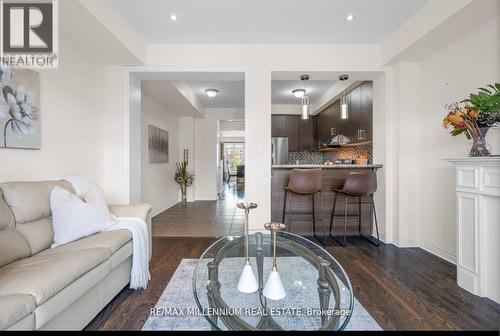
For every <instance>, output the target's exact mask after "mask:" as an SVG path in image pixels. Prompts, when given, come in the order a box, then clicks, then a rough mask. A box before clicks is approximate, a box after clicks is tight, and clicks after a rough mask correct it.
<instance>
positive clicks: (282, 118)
mask: <svg viewBox="0 0 500 336" xmlns="http://www.w3.org/2000/svg"><path fill="white" fill-rule="evenodd" d="M286 117H287V116H286V115H274V114H273V115H272V116H271V136H272V137H286V136H287V132H286Z"/></svg>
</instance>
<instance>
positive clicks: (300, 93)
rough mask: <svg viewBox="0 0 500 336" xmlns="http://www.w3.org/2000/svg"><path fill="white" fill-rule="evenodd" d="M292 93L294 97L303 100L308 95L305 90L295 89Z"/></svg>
mask: <svg viewBox="0 0 500 336" xmlns="http://www.w3.org/2000/svg"><path fill="white" fill-rule="evenodd" d="M292 93H293V95H294V96H295V97H297V98H302V97H304V95H305V94H306V90H304V89H295V90H292Z"/></svg>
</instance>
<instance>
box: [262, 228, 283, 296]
mask: <svg viewBox="0 0 500 336" xmlns="http://www.w3.org/2000/svg"><path fill="white" fill-rule="evenodd" d="M264 227H265V228H266V230H269V231H271V233H272V236H273V268H272V270H271V273H270V274H269V277H268V278H267V282H266V286H265V287H264V290H263V291H262V294H264V296H265V297H266V298H268V299H269V300H281V299H283V298H284V297H285V296H286V291H285V288H284V287H283V283H282V282H281V278H280V275H279V273H278V267H277V264H276V233H277V232H278V231H283V230H284V229H285V227H286V226H285V224H282V223H276V222H271V223H266V224H265V225H264Z"/></svg>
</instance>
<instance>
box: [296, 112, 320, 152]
mask: <svg viewBox="0 0 500 336" xmlns="http://www.w3.org/2000/svg"><path fill="white" fill-rule="evenodd" d="M314 123H315V118H313V117H310V118H309V119H306V120H302V119H300V150H301V151H313V150H315V149H316V145H315V143H316V141H315V136H314Z"/></svg>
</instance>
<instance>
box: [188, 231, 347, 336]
mask: <svg viewBox="0 0 500 336" xmlns="http://www.w3.org/2000/svg"><path fill="white" fill-rule="evenodd" d="M248 251H249V257H250V264H251V266H252V269H253V272H254V274H255V277H256V279H257V283H258V290H257V291H255V292H254V293H251V294H245V293H242V292H240V291H238V289H237V286H238V280H239V278H240V274H241V272H242V270H243V266H244V265H245V260H246V258H245V255H246V254H245V239H244V235H243V234H242V235H232V236H227V237H224V238H221V239H219V240H218V241H216V242H215V243H214V244H213V245H212V246H210V247H209V248H208V249H207V250H206V251H205V252H204V254H203V255H202V256H201V258H200V259H199V261H198V263H197V265H196V269H195V271H194V275H193V284H192V285H193V292H194V297H195V300H196V303H197V305H198V308H199V310H200V313H202V314H203V315H204V316H205V318H206V319H207V320H208V322H209V323H210V325H211V327H212V329H213V330H342V329H344V328H345V327H346V325H347V324H348V322H349V319H350V317H351V313H352V309H353V302H354V296H353V292H352V287H351V283H350V281H349V278H348V277H347V275H346V273H345V272H344V270H343V269H342V267H341V266H340V264H339V263H338V262H337V261H336V260H335V259H334V258H333V257H332V256H331V255H330V254H329V253H328V252H327V251H325V250H324V249H323V248H321V247H320V246H318V245H316V244H315V243H313V242H311V241H309V240H307V239H305V238H302V237H300V236H297V235H295V234H291V233H288V232H278V233H277V239H276V255H277V258H276V265H277V271H278V273H279V275H280V278H281V281H282V283H283V287H284V289H285V291H286V296H285V297H284V298H283V299H281V300H270V299H268V298H266V297H265V296H264V295H263V288H264V286H265V284H266V279H267V277H268V276H269V274H270V272H271V269H272V262H273V258H272V256H273V240H272V235H271V234H270V233H269V232H256V233H251V234H250V235H249V236H248Z"/></svg>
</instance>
